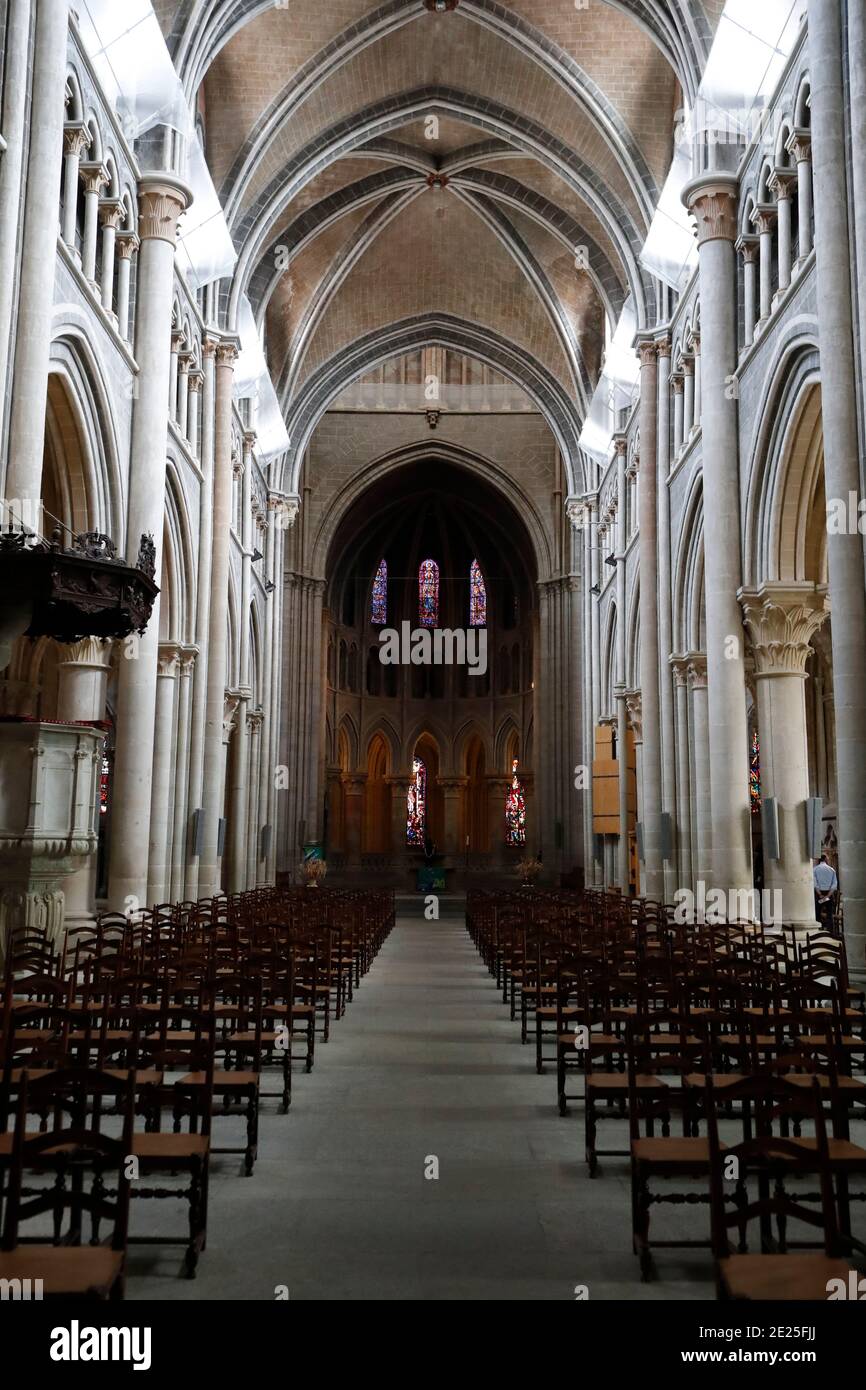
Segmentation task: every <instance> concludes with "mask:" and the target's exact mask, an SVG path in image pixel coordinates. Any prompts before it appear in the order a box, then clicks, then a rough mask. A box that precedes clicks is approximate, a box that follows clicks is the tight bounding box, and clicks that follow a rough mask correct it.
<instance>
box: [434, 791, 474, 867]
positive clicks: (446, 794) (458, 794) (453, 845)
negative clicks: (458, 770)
mask: <svg viewBox="0 0 866 1390" xmlns="http://www.w3.org/2000/svg"><path fill="white" fill-rule="evenodd" d="M468 781H469V779H468V777H440V778H439V779H438V784H439V786H440V788H441V790H442V802H443V812H444V815H443V822H444V831H445V845H444V849H445V853H446V854H447V855H448V856H449V858H450V859H451V863H452V865H453V867H454V868H459V867H460V865H461V861H462V857H463V848H464V846H463V837H462V836H461V834H460V810H461V807H462V805H463V793H464V791H465V788H466V786H467V783H468Z"/></svg>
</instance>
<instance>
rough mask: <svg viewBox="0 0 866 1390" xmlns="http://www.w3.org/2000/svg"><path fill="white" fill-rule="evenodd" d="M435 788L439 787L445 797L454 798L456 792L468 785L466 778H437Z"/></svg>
mask: <svg viewBox="0 0 866 1390" xmlns="http://www.w3.org/2000/svg"><path fill="white" fill-rule="evenodd" d="M436 785H437V787H441V788H442V791H443V792H445V794H446V795H450V796H454V795H456V793H457V792H459V791H462V789H463V788H464V787H466V786H468V785H469V778H468V777H437V778H436Z"/></svg>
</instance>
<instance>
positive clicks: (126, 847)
mask: <svg viewBox="0 0 866 1390" xmlns="http://www.w3.org/2000/svg"><path fill="white" fill-rule="evenodd" d="M189 196H190V195H189V193H188V190H187V189H186V188H184V186H183V184H180V183H178V182H177V180H176V179H173V178H171V177H170V176H169V175H167V174H146V175H143V176H142V179H141V184H140V196H139V209H140V227H139V231H140V236H141V255H140V263H139V275H138V306H137V314H136V319H137V327H136V343H135V355H136V360H137V362H138V366H139V378H138V396H137V398H136V401H135V408H134V411H133V418H132V450H131V464H130V484H129V511H128V523H127V557H128V559H129V560H130V561H131V562H132V563H135V561H136V558H137V556H138V550H139V545H140V542H141V538H142V536H143V535H147V536H150V537H152V539H153V545H154V549H155V553H156V559H155V564H156V569H155V573H156V574H157V575H160V574H161V569H162V540H163V522H164V513H165V463H166V420H165V398H166V393H167V390H168V367H169V361H168V359H169V351H170V347H171V339H170V328H171V302H172V292H173V288H174V249H175V240H176V236H177V223H178V219H179V217H180V215H181V213H182V212H183V211H184V209H185V208H186V207H187V205H188V200H189ZM158 644H159V598H157V600H156V602H155V604H154V607H153V613H152V615H151V619H150V622H149V623H148V626H147V630H146V632H145V634H144V636H143V637H142V638H141V641H140V642H139V644H138V656H137V659H136V660H124V661H121V663H120V676H119V680H118V701H117V734H116V740H115V763H114V815H113V816H112V826H111V860H110V884H109V896H110V900H111V906H112V907H113V908H115V909H117V910H119V911H126V910H129V911H137V910H138V909H139V908H141V907H143V906H144V905H145V902H144V900H145V897H146V893H147V882H148V877H147V855H146V853H145V846H146V845H147V844H148V841H149V838H150V803H151V786H152V782H151V779H152V771H153V769H152V761H151V752H152V746H151V730H152V729H153V727H154V716H155V713H156V681H157V657H158V652H157V648H158ZM133 900H134V901H133Z"/></svg>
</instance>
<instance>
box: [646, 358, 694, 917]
mask: <svg viewBox="0 0 866 1390" xmlns="http://www.w3.org/2000/svg"><path fill="white" fill-rule="evenodd" d="M694 345H695V416H696V418H697V417H698V416H699V413H700V380H701V376H700V360H701V359H700V356H699V339H698V338H697V336H695V339H694ZM656 348H657V351H658V364H659V368H658V377H659V380H658V399H659V418H658V469H657V472H658V557H659V559H658V564H659V573H658V585H659V591H658V623H659V681H660V690H659V711H660V715H661V751H662V809H663V810H664V811H666V812H667V813H668V815H670V816H671V817H673V816H674V815H675V808H676V795H677V788H676V759H675V756H674V750H675V738H674V695H673V685H672V683H671V671H670V667H669V665H668V660H669V657H670V654H671V645H672V641H673V638H672V627H673V616H672V613H671V518H670V493H669V491H668V474H669V472H670V404H671V393H670V368H671V341H670V338H668V337H664V338H662V339H661V340H660V341H659V342H658V343H657V344H656ZM664 877H665V902H672V901H673V896H674V893H675V892H676V888H677V853H676V846H675V844H674V845H672V848H671V855H670V858H669V859H666V860H665V861H664Z"/></svg>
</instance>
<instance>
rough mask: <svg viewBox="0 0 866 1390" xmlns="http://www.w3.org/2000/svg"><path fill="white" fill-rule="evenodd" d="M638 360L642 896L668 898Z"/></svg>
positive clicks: (650, 522)
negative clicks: (663, 863) (663, 858)
mask: <svg viewBox="0 0 866 1390" xmlns="http://www.w3.org/2000/svg"><path fill="white" fill-rule="evenodd" d="M638 352H639V354H640V363H641V373H640V469H639V471H638V518H639V522H638V524H639V527H640V537H639V541H640V551H639V559H640V690H641V702H642V706H643V718H642V723H643V815H642V825H643V849H644V867H645V872H644V885H643V889H644V896H645V897H647V898H652V899H653V900H655V901H656V902H660V901H661V900H662V899H663V898H664V891H665V885H664V870H663V867H662V836H661V817H662V749H661V708H660V701H659V630H658V586H659V579H658V575H659V570H658V471H657V470H658V456H657V449H656V436H657V430H658V381H657V367H658V349H657V348H656V345H655V343H654V342H650V341H648V340H646V339H641V340H640V341H639V344H638Z"/></svg>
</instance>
